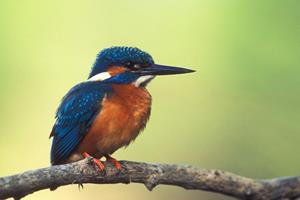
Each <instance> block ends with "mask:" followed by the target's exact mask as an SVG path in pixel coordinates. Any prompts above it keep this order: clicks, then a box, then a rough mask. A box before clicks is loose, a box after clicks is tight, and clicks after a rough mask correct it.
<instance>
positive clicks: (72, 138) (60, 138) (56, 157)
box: [50, 82, 112, 165]
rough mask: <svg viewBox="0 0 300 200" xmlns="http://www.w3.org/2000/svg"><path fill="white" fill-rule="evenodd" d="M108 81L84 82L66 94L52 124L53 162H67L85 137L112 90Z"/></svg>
mask: <svg viewBox="0 0 300 200" xmlns="http://www.w3.org/2000/svg"><path fill="white" fill-rule="evenodd" d="M111 90H112V89H111V87H110V86H109V85H108V84H104V83H101V82H84V83H80V84H78V85H76V86H75V87H73V88H72V89H71V90H70V91H69V92H68V93H67V94H66V96H65V97H64V98H63V100H62V102H61V104H60V106H59V108H58V109H57V113H56V122H55V124H54V126H53V129H52V133H51V135H50V136H53V137H54V138H53V142H52V147H51V163H52V164H53V165H55V164H60V163H62V162H64V161H65V160H66V159H68V157H69V156H70V155H71V154H72V152H73V151H74V150H75V149H76V147H77V146H78V144H79V143H80V142H81V141H82V139H83V138H84V137H85V135H86V133H87V132H88V129H89V128H90V126H91V125H92V123H93V121H94V119H95V117H96V116H97V114H98V113H99V112H100V110H101V102H102V100H103V98H104V97H105V95H108V94H109V93H110V92H111Z"/></svg>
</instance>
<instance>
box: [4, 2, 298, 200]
mask: <svg viewBox="0 0 300 200" xmlns="http://www.w3.org/2000/svg"><path fill="white" fill-rule="evenodd" d="M299 10H300V1H297V0H294V1H293V0H287V1H273V0H272V1H271V0H270V1H260V0H255V1H243V0H235V1H234V0H232V1H231V0H225V1H223V0H219V1H217V0H185V1H183V0H182V1H173V0H172V1H171V0H166V1H159V0H151V1H138V0H131V1H129V0H127V1H100V0H99V1H96V0H95V1H90V0H85V1H83V0H82V1H71V0H70V1H58V0H57V1H38V0H36V1H33V0H27V1H17V0H1V1H0V147H1V149H0V158H1V161H0V176H4V175H10V174H14V173H18V172H22V171H25V170H28V169H34V168H40V167H45V166H48V165H49V149H50V144H51V141H50V140H49V139H48V136H49V133H50V130H51V128H52V124H53V122H54V119H53V118H54V113H55V110H56V107H57V106H58V104H59V101H60V99H61V97H62V96H63V95H64V94H65V93H66V92H67V90H68V89H69V88H70V87H72V86H73V85H74V84H76V83H78V82H80V81H83V80H85V79H86V78H87V75H88V73H89V70H90V67H91V65H92V63H93V62H94V58H95V55H96V54H97V53H98V51H99V50H101V49H102V48H105V47H110V46H113V45H128V46H136V47H139V48H141V49H143V50H146V51H148V52H149V53H151V54H152V55H153V57H154V58H155V60H156V62H157V63H161V64H169V65H176V66H187V67H189V68H193V69H195V70H197V73H193V74H186V75H178V76H170V77H159V78H156V79H155V80H154V81H153V82H152V83H151V84H150V85H149V87H148V88H149V90H150V92H151V94H152V96H153V99H154V100H153V109H152V116H151V120H150V122H149V124H148V126H147V128H146V130H145V131H144V132H143V133H142V134H141V135H140V136H139V137H138V139H137V140H136V141H135V142H134V143H133V144H131V145H130V146H129V147H128V148H127V149H126V150H124V149H121V150H119V151H118V152H116V153H115V154H114V156H115V157H117V158H118V159H128V160H136V161H145V162H162V163H187V164H193V165H195V166H198V167H204V168H218V169H223V170H228V171H231V172H234V173H238V174H241V175H244V176H249V177H253V178H270V177H275V176H286V175H297V174H299V172H300V170H299V166H300V159H299V154H300V148H299V141H300V134H299V131H300V124H299V120H300V12H299ZM25 199H72V200H78V199H124V200H126V199H131V200H132V199H173V200H179V199H208V200H213V199H231V198H225V197H224V196H221V195H216V194H210V193H206V192H201V191H186V190H184V189H181V188H178V187H171V186H158V187H157V188H155V189H154V191H153V192H148V191H147V190H146V189H145V187H144V186H143V185H141V184H130V185H86V186H85V189H84V190H83V191H78V188H77V185H73V186H67V187H61V188H59V189H58V190H56V191H55V192H49V191H48V190H44V191H41V192H38V193H34V194H32V195H29V196H28V197H26V198H25Z"/></svg>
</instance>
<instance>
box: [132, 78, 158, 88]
mask: <svg viewBox="0 0 300 200" xmlns="http://www.w3.org/2000/svg"><path fill="white" fill-rule="evenodd" d="M153 77H154V76H152V75H146V76H141V77H139V78H138V79H136V81H134V82H133V83H132V84H133V85H134V86H135V87H139V86H140V85H141V84H143V83H145V82H146V81H149V80H150V79H152V78H153Z"/></svg>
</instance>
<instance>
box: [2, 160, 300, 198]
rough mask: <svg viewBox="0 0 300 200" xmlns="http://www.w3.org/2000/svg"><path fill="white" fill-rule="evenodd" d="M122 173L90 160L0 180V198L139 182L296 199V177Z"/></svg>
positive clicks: (185, 168)
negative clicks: (66, 187) (65, 187)
mask: <svg viewBox="0 0 300 200" xmlns="http://www.w3.org/2000/svg"><path fill="white" fill-rule="evenodd" d="M121 164H122V170H120V171H119V170H117V169H115V168H114V167H113V166H112V165H111V164H110V163H105V165H106V170H105V172H100V171H99V170H98V169H97V168H95V166H94V165H93V164H91V160H90V159H88V158H87V159H84V160H82V161H79V162H76V163H71V164H66V165H58V166H52V167H48V168H42V169H37V170H32V171H27V172H24V173H22V174H17V175H13V176H7V177H2V178H0V199H5V198H9V197H13V198H15V199H20V198H22V197H24V196H26V195H28V194H31V193H33V192H36V191H39V190H42V189H47V188H49V189H51V190H54V189H56V188H57V187H60V186H63V185H69V184H80V185H82V184H84V183H95V184H112V183H126V184H128V183H130V182H134V183H143V184H144V185H145V186H146V187H147V189H148V190H150V191H151V190H152V189H153V188H154V187H155V186H156V185H159V184H165V185H175V186H180V187H183V188H185V189H194V190H205V191H211V192H216V193H221V194H225V195H229V196H232V197H236V198H238V199H247V200H248V199H249V200H250V199H251V200H279V199H296V198H297V197H300V177H299V176H298V177H281V178H276V179H270V180H253V179H250V178H245V177H241V176H238V175H235V174H232V173H229V172H224V171H220V170H210V169H199V168H196V167H193V166H189V165H170V164H148V163H138V162H131V161H121Z"/></svg>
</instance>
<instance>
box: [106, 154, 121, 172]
mask: <svg viewBox="0 0 300 200" xmlns="http://www.w3.org/2000/svg"><path fill="white" fill-rule="evenodd" d="M105 158H106V160H107V161H108V162H111V163H112V164H113V165H114V166H115V167H116V168H117V169H119V170H120V169H122V165H121V163H119V161H117V160H116V159H114V158H113V157H111V156H110V155H108V154H106V155H105Z"/></svg>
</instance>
